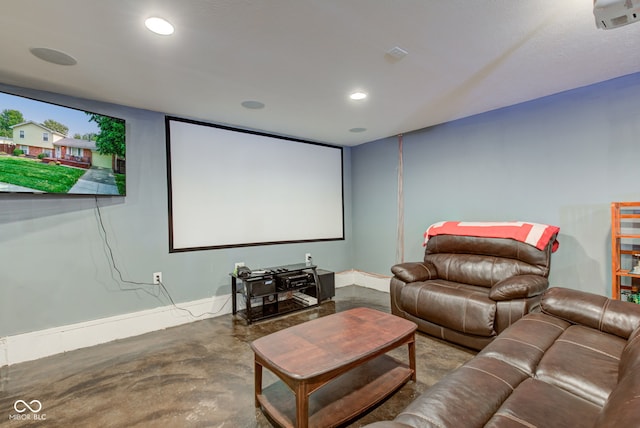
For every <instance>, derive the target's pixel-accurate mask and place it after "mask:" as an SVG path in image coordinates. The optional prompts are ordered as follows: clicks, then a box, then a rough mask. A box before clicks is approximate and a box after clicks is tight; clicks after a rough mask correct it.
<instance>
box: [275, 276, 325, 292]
mask: <svg viewBox="0 0 640 428" xmlns="http://www.w3.org/2000/svg"><path fill="white" fill-rule="evenodd" d="M314 284H315V280H314V278H313V274H311V273H305V272H293V273H280V274H277V275H276V289H277V290H278V291H287V290H295V289H298V288H302V287H306V286H309V285H314Z"/></svg>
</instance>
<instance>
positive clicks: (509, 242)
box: [424, 235, 554, 277]
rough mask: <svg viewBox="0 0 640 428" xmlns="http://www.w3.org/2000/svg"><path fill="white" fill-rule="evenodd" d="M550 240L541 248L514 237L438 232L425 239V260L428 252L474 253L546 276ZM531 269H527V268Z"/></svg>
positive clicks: (548, 263) (429, 253)
mask: <svg viewBox="0 0 640 428" xmlns="http://www.w3.org/2000/svg"><path fill="white" fill-rule="evenodd" d="M553 242H554V239H552V240H551V241H550V242H549V244H548V245H547V246H546V247H545V249H544V250H542V251H541V250H538V249H537V248H536V247H534V246H531V245H529V244H525V243H524V242H520V241H516V240H514V239H505V238H479V237H476V236H459V235H437V236H433V237H431V238H430V239H429V241H427V245H426V247H425V253H424V254H425V260H427V257H428V256H429V255H431V254H438V253H448V254H475V255H480V256H490V257H497V258H500V259H508V260H514V261H518V262H521V263H522V265H523V266H527V270H528V271H527V272H523V273H530V274H534V275H542V276H544V277H548V276H549V268H550V266H551V249H552V243H553ZM529 269H530V270H529Z"/></svg>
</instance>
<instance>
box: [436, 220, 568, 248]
mask: <svg viewBox="0 0 640 428" xmlns="http://www.w3.org/2000/svg"><path fill="white" fill-rule="evenodd" d="M559 231H560V228H559V227H557V226H550V225H548V224H538V223H529V222H525V221H507V222H472V221H441V222H438V223H434V224H432V225H431V226H429V228H428V229H427V231H426V232H425V233H424V244H423V245H427V241H428V240H429V238H431V237H432V236H436V235H463V236H478V237H482V238H510V239H515V240H516V241H520V242H524V243H526V244H529V245H532V246H534V247H536V248H537V249H539V250H543V249H544V248H545V247H546V246H547V244H548V243H549V241H550V240H551V239H552V238H553V237H554V236H555V235H556V234H557V233H558V232H559ZM559 246H560V243H559V242H558V241H557V240H554V242H553V244H552V248H551V251H552V252H555V251H556V250H557V249H558V247H559Z"/></svg>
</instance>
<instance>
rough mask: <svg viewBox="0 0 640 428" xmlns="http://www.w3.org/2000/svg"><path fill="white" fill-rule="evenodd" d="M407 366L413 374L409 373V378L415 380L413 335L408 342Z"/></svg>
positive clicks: (414, 341) (414, 343)
mask: <svg viewBox="0 0 640 428" xmlns="http://www.w3.org/2000/svg"><path fill="white" fill-rule="evenodd" d="M409 368H410V369H411V370H413V375H411V380H412V381H414V382H415V381H416V379H417V378H416V340H415V336H413V338H412V340H411V342H409Z"/></svg>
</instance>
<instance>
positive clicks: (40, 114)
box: [0, 92, 100, 137]
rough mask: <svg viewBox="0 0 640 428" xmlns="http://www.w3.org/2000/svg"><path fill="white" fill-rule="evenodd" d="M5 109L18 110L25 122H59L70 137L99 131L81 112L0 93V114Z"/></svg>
mask: <svg viewBox="0 0 640 428" xmlns="http://www.w3.org/2000/svg"><path fill="white" fill-rule="evenodd" d="M5 109H10V110H18V111H19V112H21V113H22V116H24V119H25V120H27V121H28V120H31V121H34V122H38V123H44V121H45V120H47V119H53V120H55V121H57V122H60V123H62V124H63V125H65V126H67V127H68V128H69V134H68V136H70V137H72V136H73V135H75V134H80V135H84V134H97V133H98V132H99V131H100V130H99V129H98V126H97V125H96V123H95V122H89V116H87V114H86V113H85V112H84V111H82V110H76V109H72V108H68V107H62V106H59V105H56V104H49V103H45V102H42V101H37V100H32V99H30V98H24V97H20V96H16V95H10V94H5V93H2V92H0V112H2V111H4V110H5Z"/></svg>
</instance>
